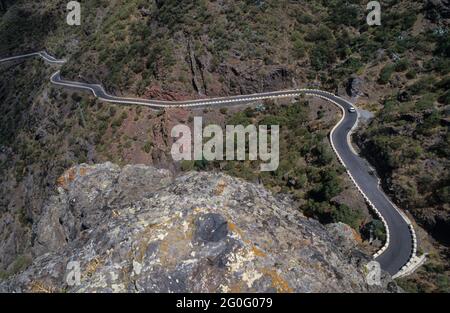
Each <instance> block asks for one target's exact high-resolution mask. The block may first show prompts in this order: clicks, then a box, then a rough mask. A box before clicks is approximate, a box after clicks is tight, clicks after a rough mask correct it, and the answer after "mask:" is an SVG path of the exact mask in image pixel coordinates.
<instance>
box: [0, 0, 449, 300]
mask: <svg viewBox="0 0 450 313" xmlns="http://www.w3.org/2000/svg"><path fill="white" fill-rule="evenodd" d="M367 2H368V1H363V0H354V1H347V0H314V1H290V0H267V1H231V0H223V1H204V0H193V1H183V2H180V1H177V0H167V1H159V0H127V1H124V0H112V1H106V0H92V1H83V2H82V25H81V26H80V27H71V26H68V25H67V24H66V22H65V21H66V14H67V12H66V5H67V1H64V0H48V1H25V0H16V1H12V0H1V1H0V56H9V55H14V54H20V53H23V52H28V51H37V50H42V49H47V50H48V51H49V52H51V53H52V54H54V55H56V56H57V57H64V58H67V59H68V63H67V64H66V65H65V66H64V67H63V68H62V72H63V75H64V76H65V77H67V78H72V79H76V80H84V81H89V82H101V83H102V84H104V85H105V87H106V88H107V89H108V91H109V92H111V93H114V94H118V95H120V94H122V95H130V96H145V97H149V98H159V99H182V98H195V97H202V96H205V95H206V96H214V95H229V94H242V93H249V92H255V91H267V90H275V89H282V88H293V87H308V86H314V87H320V88H321V89H324V90H328V91H330V92H335V93H337V94H340V95H342V96H344V95H346V94H347V95H349V96H351V97H352V98H353V100H354V101H356V102H357V105H358V106H359V107H364V108H366V109H369V110H371V111H380V112H381V113H380V114H379V116H377V117H376V121H375V122H374V123H373V124H372V126H373V127H372V129H370V130H369V131H368V132H366V133H363V134H362V139H361V140H360V141H359V143H361V149H362V151H363V153H365V154H366V155H367V156H368V157H371V156H372V162H373V163H374V165H377V164H376V161H377V160H384V161H386V160H385V157H386V155H388V158H390V159H393V160H396V161H398V162H397V163H398V164H400V166H399V167H397V168H394V169H392V168H385V167H383V165H381V166H377V169H378V170H379V172H380V174H381V175H382V176H384V178H385V179H384V181H385V187H388V186H392V187H393V188H394V190H393V192H391V196H393V199H394V200H395V201H396V203H397V204H398V205H399V206H400V207H401V208H405V209H409V210H410V212H411V213H413V214H414V217H415V218H416V219H417V221H418V222H419V224H420V226H422V227H424V228H425V230H426V232H422V231H421V232H420V233H421V234H422V235H421V238H420V239H421V240H420V242H419V245H420V247H419V250H420V251H423V252H427V253H430V256H431V257H430V259H431V260H432V262H430V263H429V266H428V267H427V266H425V267H424V272H421V273H420V275H418V277H414V278H413V279H412V280H410V281H408V286H409V287H411V288H408V290H412V291H414V290H416V291H446V290H448V286H449V277H450V276H449V268H448V254H449V253H448V248H447V247H448V245H447V246H446V245H445V243H446V242H447V243H448V232H446V231H445V230H446V228H448V227H446V226H447V225H448V205H447V206H446V204H447V203H448V201H447V200H446V199H447V198H448V180H446V179H445V178H444V177H441V175H440V173H441V172H442V171H441V169H442V168H445V166H446V163H445V160H446V159H448V149H447V148H446V147H447V146H446V145H445V142H446V140H447V139H448V101H449V99H450V98H449V95H448V86H447V85H446V84H445V81H446V77H448V73H449V72H450V71H449V64H450V63H449V60H450V58H449V52H448V51H449V48H448V47H449V45H448V42H449V33H448V26H449V9H448V7H449V5H448V0H425V1H423V0H417V1H416V0H414V1H413V0H386V1H382V2H381V4H382V25H381V26H377V27H369V26H367V24H366V14H367V11H366V9H365V8H366V4H367ZM55 70H56V67H46V66H44V64H43V63H42V62H41V61H37V60H28V61H24V62H22V61H20V62H17V63H14V64H2V65H0V71H1V75H0V110H1V112H2V114H1V115H0V125H1V127H0V174H1V175H0V252H1V253H0V279H1V278H4V277H7V276H9V275H11V274H13V273H17V272H19V271H21V270H22V269H24V268H25V267H26V266H27V265H28V264H29V263H30V260H31V259H30V257H29V252H30V249H31V233H32V231H31V229H32V228H33V227H34V226H33V225H34V224H35V223H36V221H37V220H38V219H39V218H40V216H41V210H42V208H43V206H42V203H43V201H44V200H45V199H47V198H48V196H49V195H50V194H52V191H53V190H54V186H53V184H54V181H55V180H56V177H58V176H59V175H60V174H61V173H62V172H63V171H64V170H65V169H67V168H68V167H70V166H71V165H73V164H78V163H84V162H87V163H91V164H93V163H101V162H105V161H112V162H114V163H119V164H121V165H123V164H130V163H131V164H139V163H144V164H157V165H160V166H164V167H167V168H170V169H173V168H176V167H177V165H176V164H173V162H172V161H171V159H170V157H169V156H168V147H169V146H170V140H169V139H168V138H167V137H168V136H167V134H168V133H169V132H170V128H171V126H173V125H174V124H176V123H189V119H190V118H192V116H193V115H196V116H199V115H202V116H206V115H208V116H209V117H210V119H209V121H210V122H212V123H219V124H222V123H223V122H224V121H229V120H233V115H234V114H233V112H232V111H231V110H230V112H228V113H222V112H218V110H205V111H197V112H191V111H185V110H176V111H165V112H156V113H155V112H151V111H149V110H147V109H146V108H139V107H122V106H115V105H109V104H108V105H107V104H105V103H102V102H100V101H96V100H94V99H93V98H92V97H88V96H86V95H80V94H76V93H71V92H70V91H67V90H62V89H57V88H51V87H50V85H49V84H48V76H49V75H50V74H51V73H53V72H54V71H55ZM447 81H448V80H447ZM434 86H436V87H434ZM416 104H418V105H417V108H416ZM276 105H279V103H276ZM319 105H320V104H319ZM393 108H394V110H392V109H393ZM416 109H417V110H416ZM402 111H403V112H402ZM383 112H384V113H383ZM405 112H406V113H407V114H405ZM247 113H250V115H252V114H253V113H252V112H246V113H245V115H247ZM317 113H318V114H316V112H309V113H308V117H309V118H310V119H309V120H308V122H305V123H301V124H298V125H294V126H295V127H289V129H287V128H285V129H284V132H285V133H288V132H290V131H292V132H295V136H291V138H285V139H289V140H285V141H284V145H285V147H286V149H285V151H283V153H285V158H284V162H283V158H282V162H283V163H282V164H281V165H282V166H281V167H280V171H279V173H277V174H276V175H275V176H274V177H266V181H269V183H270V185H271V186H270V187H271V190H273V191H274V190H276V189H278V190H279V191H280V192H286V191H287V192H291V193H293V194H294V196H295V198H296V200H298V203H299V204H298V209H299V210H303V211H304V212H308V213H309V214H308V215H309V216H314V217H317V218H319V219H320V220H322V221H325V222H330V216H331V217H333V216H339V217H340V219H341V220H344V221H345V222H347V223H348V224H350V225H352V227H353V228H355V229H357V230H360V229H359V228H364V225H366V224H367V223H368V222H369V221H370V220H369V219H368V217H367V214H366V212H365V208H364V207H363V206H364V203H362V202H361V201H360V199H359V198H358V196H357V195H355V192H354V190H352V188H346V185H345V179H341V178H342V174H341V173H340V172H339V171H338V172H337V173H336V174H337V175H334V171H330V173H331V174H332V175H324V173H326V171H327V168H328V167H334V166H333V163H334V156H333V155H332V154H329V153H327V150H328V149H327V148H326V147H325V145H327V144H328V143H327V142H326V135H327V131H328V130H329V127H328V126H329V125H330V121H332V120H333V118H336V115H335V113H333V111H329V110H328V109H327V110H323V109H320V110H319V112H317ZM385 113H387V114H385ZM276 114H279V112H277V113H276ZM281 114H283V113H282V112H281ZM258 115H260V114H259V113H258ZM263 115H267V114H266V113H264V114H263ZM386 117H388V118H386ZM245 118H246V119H249V117H248V116H245ZM316 118H317V122H318V123H317V124H321V123H322V122H324V121H325V122H326V126H324V125H322V126H319V127H316V126H317V125H313V124H315V123H314V122H315V121H314V119H316ZM250 119H251V120H252V121H253V122H254V121H255V120H256V119H257V118H256V117H253V116H250ZM272 120H273V119H272ZM305 127H307V131H304V128H305ZM293 137H295V138H293ZM322 137H323V138H322ZM386 139H387V140H386ZM305 142H306V143H311V144H308V146H307V148H304V149H302V150H303V151H302V153H301V154H302V155H301V157H298V153H297V151H296V149H297V148H295V149H294V148H293V147H297V146H296V145H295V144H297V143H302V146H305V145H303V143H305ZM387 142H390V143H392V144H391V145H390V147H387V146H388V144H386V143H387ZM447 142H448V140H447ZM282 144H283V143H282ZM328 148H329V147H328ZM436 148H437V149H436ZM387 149H388V150H390V151H387V153H386V150H387ZM287 157H288V158H287ZM320 159H322V161H321V160H320ZM413 159H414V160H413ZM292 160H295V161H296V162H295V163H294V162H291V161H292ZM297 161H298V162H297ZM318 161H319V162H318ZM388 161H389V160H387V161H386V162H388ZM314 163H315V164H314ZM319 163H320V164H319ZM385 164H387V163H385ZM210 165H211V164H210ZM210 167H216V166H215V165H214V166H210ZM316 168H317V169H321V171H320V172H318V171H316ZM249 169H250V170H251V165H250V166H248V164H244V165H243V166H241V164H237V166H232V168H231V169H228V170H227V171H228V172H229V173H230V174H233V175H234V174H237V176H240V177H246V178H249V179H250V180H253V179H255V176H257V175H256V174H255V173H253V172H251V171H250V170H249ZM306 169H307V170H306ZM311 169H312V170H311ZM238 170H239V171H240V172H238ZM428 172H430V173H431V175H428V174H427V173H428ZM330 176H331V177H330ZM419 176H420V177H419ZM336 178H339V179H336ZM419 178H420V179H419ZM256 179H260V177H256ZM327 185H328V186H327ZM424 186H425V187H426V188H423V187H424ZM321 187H326V188H328V187H332V190H333V192H332V194H333V196H334V195H335V194H338V193H339V192H338V191H340V190H344V189H345V191H344V192H345V193H346V196H345V197H343V196H342V193H341V194H338V195H336V197H333V198H332V199H327V201H324V202H323V201H319V202H317V201H315V200H317V199H315V200H314V199H313V200H314V201H310V200H311V199H310V198H314V197H311V196H312V195H313V194H316V195H317V192H314V191H320V190H321V189H322V190H323V189H326V188H321ZM435 187H436V188H435ZM310 191H313V193H311V192H310ZM388 191H389V190H388ZM441 191H442V192H441ZM327 198H329V197H327ZM336 198H345V199H344V200H345V201H335V200H336ZM348 199H351V201H348ZM328 200H331V202H330V201H328ZM417 200H419V201H417ZM363 211H364V214H363V215H362V216H361V215H360V213H361V212H363ZM333 218H334V217H333ZM378 226H379V225H378ZM435 226H437V227H435ZM417 228H419V227H417ZM377 230H380V231H379V233H380V236H382V235H383V232H382V229H381V228H380V227H378V228H377ZM377 232H378V231H377ZM429 234H431V235H432V236H429ZM436 239H437V240H436ZM372 248H373V247H372Z"/></svg>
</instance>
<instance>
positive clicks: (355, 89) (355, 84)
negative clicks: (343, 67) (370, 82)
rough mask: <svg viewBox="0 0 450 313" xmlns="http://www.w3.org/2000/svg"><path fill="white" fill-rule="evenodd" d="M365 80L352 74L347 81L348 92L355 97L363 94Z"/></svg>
mask: <svg viewBox="0 0 450 313" xmlns="http://www.w3.org/2000/svg"><path fill="white" fill-rule="evenodd" d="M363 85H364V80H363V79H362V78H361V77H358V76H352V77H350V79H349V80H348V83H347V94H348V95H349V96H350V97H352V98H354V97H357V96H361V95H363V92H362V88H363Z"/></svg>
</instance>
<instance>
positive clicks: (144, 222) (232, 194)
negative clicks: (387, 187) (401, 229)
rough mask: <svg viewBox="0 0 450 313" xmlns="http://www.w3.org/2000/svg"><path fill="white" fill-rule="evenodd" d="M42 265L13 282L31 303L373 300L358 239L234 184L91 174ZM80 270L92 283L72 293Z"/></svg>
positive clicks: (54, 204) (149, 173)
mask: <svg viewBox="0 0 450 313" xmlns="http://www.w3.org/2000/svg"><path fill="white" fill-rule="evenodd" d="M33 238H34V246H33V252H34V255H35V260H34V261H33V263H32V264H31V266H29V268H28V269H27V270H25V271H24V272H23V273H20V274H18V275H16V276H14V277H12V278H10V279H8V280H6V281H4V282H2V283H0V290H1V291H20V292H22V291H27V292H33V291H37V292H61V291H67V292H85V291H90V292H125V291H126V292H368V291H369V292H371V291H396V290H397V287H396V286H395V283H393V282H392V281H391V280H390V279H389V278H388V277H386V276H383V286H380V287H369V286H368V285H367V283H366V280H365V275H366V271H365V264H367V262H369V261H370V258H369V257H368V256H366V255H365V254H363V253H362V252H361V251H359V250H358V249H356V248H355V239H354V233H353V232H352V231H350V230H349V227H348V226H345V225H344V224H332V225H330V226H328V229H327V228H325V227H324V226H322V225H321V224H320V223H318V222H317V221H315V220H312V219H307V218H305V217H304V216H303V215H302V214H301V213H299V212H298V210H295V209H294V208H293V207H292V202H291V201H290V200H289V199H288V198H285V199H277V198H274V197H273V196H272V194H271V193H269V192H267V191H266V190H265V189H264V188H262V187H260V186H256V185H253V184H250V183H247V182H244V181H243V180H239V179H235V178H231V177H229V176H226V175H223V174H208V173H196V172H190V173H187V174H185V175H183V176H179V177H173V176H172V174H171V173H170V172H169V171H166V170H158V169H155V168H153V167H147V166H139V165H134V166H125V167H123V168H120V167H119V166H117V165H113V164H111V163H105V164H99V165H92V166H88V165H79V166H75V167H72V168H71V169H69V170H68V171H67V172H65V174H64V175H63V176H61V177H60V178H59V179H58V194H57V195H55V196H53V197H51V198H50V199H49V200H48V201H46V204H45V208H44V210H43V214H42V215H41V217H40V219H39V221H38V223H37V224H36V226H35V227H34V228H33ZM70 261H72V262H73V261H77V262H79V264H80V269H81V284H80V285H76V286H69V285H68V284H67V282H66V276H67V273H68V272H66V266H67V264H68V262H70Z"/></svg>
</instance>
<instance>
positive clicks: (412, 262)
mask: <svg viewBox="0 0 450 313" xmlns="http://www.w3.org/2000/svg"><path fill="white" fill-rule="evenodd" d="M31 56H40V57H41V58H43V59H44V60H45V61H47V62H49V63H54V64H64V63H65V62H66V60H57V59H56V58H54V57H52V56H51V55H49V54H48V53H47V52H45V51H39V52H35V53H30V54H25V55H21V56H16V57H10V58H6V59H1V60H0V62H4V61H11V60H15V59H20V58H25V57H31ZM58 74H59V71H58V72H56V73H54V74H53V75H52V76H51V82H52V83H53V84H56V85H61V86H67V87H76V88H81V89H86V90H90V91H91V92H92V93H93V94H94V96H96V97H97V98H99V99H100V100H103V101H106V102H112V103H123V104H137V105H147V106H153V107H168V106H169V104H167V105H166V104H156V103H155V104H151V103H144V102H139V101H137V100H139V99H127V98H120V97H115V96H110V95H108V96H109V97H111V98H112V100H111V99H105V98H102V97H100V96H98V95H97V94H96V92H95V90H94V89H92V88H90V87H88V86H83V85H77V84H71V83H70V82H58V81H56V80H55V79H54V78H55V76H56V75H58ZM97 86H99V85H97ZM103 91H104V89H103ZM293 92H294V93H293ZM295 92H298V93H295ZM312 92H319V93H325V94H328V95H329V96H332V97H337V96H336V95H334V94H332V93H330V92H327V91H323V90H318V89H295V90H286V94H279V95H265V96H258V95H249V97H248V98H239V99H231V100H230V99H229V100H227V99H216V100H215V99H210V100H208V101H204V102H202V101H201V100H198V101H197V100H192V101H189V102H190V103H185V104H180V105H171V106H172V107H174V106H175V107H195V106H204V105H214V104H223V103H232V102H243V101H256V100H265V99H274V98H286V97H295V96H300V95H302V94H306V95H310V96H316V97H318V98H321V99H324V100H325V101H329V102H331V103H333V104H335V105H336V106H337V107H339V108H340V109H341V111H342V118H341V119H340V121H339V122H338V123H337V124H336V125H335V126H334V127H333V129H332V130H331V132H330V142H331V146H332V148H333V151H334V153H335V154H336V156H337V157H338V160H339V162H340V163H341V164H342V165H343V166H344V167H345V170H346V172H347V175H348V176H349V177H350V179H351V181H352V183H353V184H354V185H355V187H356V188H357V189H358V191H359V192H360V194H361V195H362V196H363V197H364V200H365V201H366V203H367V204H368V205H369V207H370V208H371V209H372V210H373V212H375V214H376V215H377V216H378V218H379V219H380V220H381V221H382V223H383V225H384V228H385V230H386V241H385V243H384V245H383V247H382V248H381V249H379V250H378V251H377V252H376V253H375V254H374V255H373V257H374V258H377V257H379V256H380V255H381V254H383V253H384V252H385V251H386V249H387V248H388V247H389V244H390V232H389V227H388V224H387V222H386V220H385V218H384V217H383V216H382V215H381V213H380V211H379V210H378V209H377V208H376V207H375V205H374V204H373V203H372V202H371V201H370V200H369V198H368V197H367V196H366V195H365V193H364V192H363V191H362V189H361V187H360V186H359V185H358V183H357V182H356V180H355V179H354V177H353V175H352V174H351V173H350V171H349V170H348V169H347V167H346V166H345V163H344V161H343V160H342V158H341V156H340V155H339V153H338V151H337V149H336V147H335V145H334V142H333V134H334V131H335V130H336V129H337V128H338V127H339V125H340V124H341V123H342V122H343V120H344V118H345V108H344V107H342V106H341V105H340V104H339V103H337V102H336V101H333V100H332V99H330V98H328V97H325V96H322V95H320V94H316V93H312ZM105 94H107V93H106V92H105ZM340 99H341V100H343V101H345V102H347V103H349V105H351V106H353V104H351V103H350V102H348V101H347V100H345V99H343V98H340ZM358 117H359V115H358ZM357 123H358V122H356V123H355V125H354V126H353V128H352V130H351V131H350V132H349V134H348V138H349V137H350V134H351V133H352V132H353V130H354V129H355V128H356V127H357ZM348 144H349V147H350V148H351V149H352V151H354V149H353V147H352V146H351V142H350V140H348ZM386 199H387V200H388V201H389V202H390V203H391V204H392V206H393V207H394V208H395V209H396V210H397V211H398V213H399V214H400V215H401V216H402V218H403V219H404V220H405V222H406V223H407V224H408V227H409V230H410V232H411V236H412V239H413V251H412V254H411V256H410V258H409V261H408V262H407V263H406V264H405V265H404V266H403V267H402V268H401V269H400V271H399V272H398V273H396V274H395V275H394V278H397V277H402V276H404V275H407V274H409V273H410V272H411V270H414V267H416V266H418V265H420V263H421V262H423V258H417V256H416V254H417V237H416V233H415V231H414V227H413V225H412V223H411V221H410V220H409V218H408V217H407V216H406V215H405V214H404V213H403V212H402V211H401V210H400V209H399V208H398V207H397V206H396V205H395V204H394V203H392V201H391V200H389V198H387V197H386Z"/></svg>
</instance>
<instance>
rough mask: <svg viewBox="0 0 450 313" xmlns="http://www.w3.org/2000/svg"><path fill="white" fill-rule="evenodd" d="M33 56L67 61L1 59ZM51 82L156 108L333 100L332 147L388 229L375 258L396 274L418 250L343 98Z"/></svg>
mask: <svg viewBox="0 0 450 313" xmlns="http://www.w3.org/2000/svg"><path fill="white" fill-rule="evenodd" d="M32 56H40V57H42V58H43V59H44V60H45V61H46V62H48V63H51V64H64V63H65V60H58V59H55V58H54V57H52V56H51V55H49V54H47V53H46V52H45V51H41V52H36V53H31V54H25V55H20V56H16V57H10V58H5V59H0V62H7V61H15V60H19V59H23V58H27V57H32ZM51 82H52V83H53V84H55V85H59V86H64V87H68V88H72V89H77V90H86V91H90V92H92V93H93V94H94V96H96V97H97V98H99V99H100V100H103V101H106V102H111V103H118V104H137V105H145V106H148V107H150V108H154V109H160V108H166V107H205V106H222V105H223V106H228V105H236V104H246V103H251V102H254V101H258V100H264V99H275V98H289V97H296V96H300V95H302V94H305V95H309V96H315V97H319V98H322V99H324V100H326V101H328V102H331V103H334V104H335V105H337V106H339V107H340V108H341V110H342V112H343V116H342V119H341V120H340V121H339V123H338V124H337V125H336V126H335V127H334V129H333V131H332V132H331V134H330V141H331V144H332V146H333V149H334V150H335V152H336V154H337V155H338V157H339V159H340V161H341V163H342V164H343V165H344V166H345V168H346V169H347V172H348V174H349V176H350V177H351V179H352V181H353V182H354V183H355V185H356V187H357V188H358V189H359V191H360V192H361V193H362V194H363V196H364V198H365V199H366V201H367V202H368V203H369V205H370V206H371V207H372V208H373V209H374V210H375V212H376V213H377V214H378V215H379V216H380V218H381V219H382V221H383V223H384V224H385V227H386V230H387V237H388V239H387V241H386V244H385V246H384V247H383V248H382V249H381V250H380V251H379V252H378V253H377V254H375V256H374V257H375V259H376V261H378V262H379V263H380V265H381V268H382V269H384V270H385V271H387V272H389V273H390V274H391V275H395V274H396V273H398V272H399V271H400V270H401V269H402V267H403V266H404V265H405V264H406V263H407V262H408V261H409V260H410V259H411V258H412V257H413V256H414V255H415V250H416V249H415V242H414V239H413V238H414V237H413V236H415V235H414V230H413V229H412V227H411V226H410V222H409V220H408V218H407V217H406V216H405V215H404V213H402V212H401V211H400V210H399V209H398V208H397V207H396V206H395V205H394V204H393V203H392V202H391V201H390V200H389V198H388V197H387V196H386V194H385V193H384V192H383V191H382V190H381V189H380V187H379V182H378V179H377V178H376V177H375V176H374V175H372V174H370V171H371V169H370V166H369V165H368V164H367V162H366V161H365V160H364V159H362V158H360V157H359V156H358V155H356V154H355V153H354V152H353V149H352V148H351V144H350V141H349V134H350V133H351V131H352V128H354V127H355V125H356V123H357V121H358V115H357V114H356V113H351V112H349V108H351V107H352V104H351V103H350V102H348V101H347V100H345V99H343V98H340V97H338V96H336V95H333V94H331V93H329V92H326V91H321V90H311V89H296V90H284V91H275V92H264V93H258V94H252V95H241V96H233V97H223V98H213V99H200V100H189V101H160V100H146V99H135V98H122V97H115V96H112V95H109V94H108V93H107V92H106V91H105V90H104V88H103V87H102V86H101V85H95V84H87V83H81V82H73V81H66V80H64V79H62V77H61V75H60V72H59V71H57V72H55V73H54V74H53V75H52V76H51Z"/></svg>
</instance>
